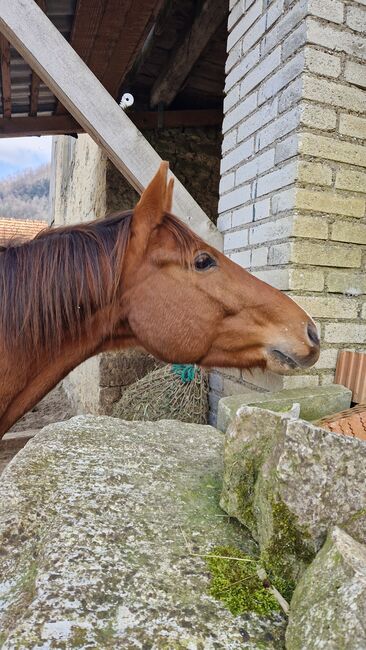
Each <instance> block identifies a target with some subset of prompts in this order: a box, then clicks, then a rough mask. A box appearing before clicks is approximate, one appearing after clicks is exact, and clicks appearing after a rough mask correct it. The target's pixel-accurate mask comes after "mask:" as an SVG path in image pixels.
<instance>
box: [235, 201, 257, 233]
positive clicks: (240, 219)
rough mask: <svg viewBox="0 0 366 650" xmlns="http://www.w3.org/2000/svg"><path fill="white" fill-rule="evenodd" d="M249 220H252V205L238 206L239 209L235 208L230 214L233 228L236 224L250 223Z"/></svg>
mask: <svg viewBox="0 0 366 650" xmlns="http://www.w3.org/2000/svg"><path fill="white" fill-rule="evenodd" d="M251 221H253V206H252V205H245V206H244V207H243V208H239V210H235V211H234V212H233V216H232V224H233V228H236V227H237V226H243V225H244V224H246V223H250V222H251Z"/></svg>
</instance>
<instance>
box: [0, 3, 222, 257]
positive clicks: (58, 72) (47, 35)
mask: <svg viewBox="0 0 366 650" xmlns="http://www.w3.org/2000/svg"><path fill="white" fill-rule="evenodd" d="M0 32H2V33H3V34H4V36H5V37H6V38H7V39H8V40H9V41H10V42H11V43H12V44H13V46H14V47H15V48H16V49H17V50H18V52H19V53H20V54H21V56H22V57H23V58H24V60H25V61H27V62H28V63H29V65H30V66H31V68H33V69H34V71H35V72H36V73H37V74H38V75H39V77H40V78H41V79H42V81H43V82H44V83H45V84H46V86H48V88H49V89H50V90H51V91H52V92H53V93H54V95H56V97H57V98H58V99H59V100H60V101H61V102H62V103H63V105H64V106H65V107H66V108H67V110H68V111H69V112H70V113H71V115H72V116H73V117H74V118H75V120H76V121H77V122H78V124H80V126H81V127H82V128H83V129H84V130H85V131H86V132H87V133H89V135H91V136H92V138H94V140H95V141H96V142H97V143H98V144H99V145H101V146H102V147H103V149H105V151H106V153H107V155H108V156H109V158H110V159H111V160H112V162H113V163H114V165H115V166H116V167H117V169H118V170H119V171H120V172H121V173H122V174H123V175H124V176H125V178H126V179H127V180H128V181H129V182H130V183H131V185H132V186H133V187H134V188H135V189H136V190H137V191H139V192H141V191H142V190H143V189H144V188H145V187H146V185H147V184H148V182H149V181H150V180H151V178H152V176H153V174H154V173H155V172H156V170H157V168H158V166H159V164H160V162H161V158H160V156H159V155H158V154H157V152H156V151H155V149H153V147H152V146H151V145H150V144H149V142H148V141H147V140H146V138H144V136H143V135H142V133H140V131H138V129H137V128H136V127H135V125H134V124H133V122H132V121H131V120H130V119H129V118H128V116H127V115H126V114H125V113H124V111H123V110H122V109H121V108H120V107H119V106H118V104H117V103H116V101H115V100H114V99H113V98H112V97H111V95H110V94H109V93H108V92H107V91H106V89H105V88H104V87H103V85H102V84H101V83H100V82H99V81H98V79H97V78H96V77H95V76H94V75H93V73H92V72H91V71H90V70H89V68H88V67H87V66H86V65H85V63H84V62H83V61H82V60H81V59H80V57H79V56H78V55H77V54H76V52H75V51H74V50H73V48H72V47H71V46H70V45H69V43H68V42H67V41H66V40H65V39H64V38H63V36H62V35H61V34H60V32H59V31H58V30H57V29H56V28H55V27H54V25H53V24H52V23H51V21H50V20H49V19H48V18H47V16H46V15H45V14H44V13H43V11H42V10H41V9H40V8H39V7H38V6H37V4H36V3H35V2H34V0H11V2H9V0H0ZM173 210H174V212H175V213H176V214H177V215H179V216H180V217H181V218H182V219H183V220H184V221H185V222H186V223H188V224H189V225H190V226H191V228H192V229H193V230H195V231H196V232H197V233H198V234H199V235H200V236H201V237H203V238H204V239H206V240H207V241H209V242H210V243H212V244H213V245H214V246H217V247H218V248H221V247H222V235H221V234H220V233H219V231H218V230H217V228H216V227H215V226H214V225H213V224H212V222H211V221H210V220H209V218H208V217H207V215H206V214H205V213H204V211H203V210H202V208H200V206H199V205H198V204H197V203H196V201H195V200H194V199H193V197H192V196H191V195H190V194H189V192H188V191H187V190H186V188H185V187H184V186H183V185H182V183H181V182H180V181H179V180H178V179H175V193H174V203H173Z"/></svg>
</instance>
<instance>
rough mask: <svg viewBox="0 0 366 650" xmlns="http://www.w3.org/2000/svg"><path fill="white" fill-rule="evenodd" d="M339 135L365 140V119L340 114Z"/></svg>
mask: <svg viewBox="0 0 366 650" xmlns="http://www.w3.org/2000/svg"><path fill="white" fill-rule="evenodd" d="M339 133H342V135H350V136H352V137H353V138H360V139H365V138H366V119H365V118H363V117H357V115H346V114H345V113H342V114H341V117H340V120H339Z"/></svg>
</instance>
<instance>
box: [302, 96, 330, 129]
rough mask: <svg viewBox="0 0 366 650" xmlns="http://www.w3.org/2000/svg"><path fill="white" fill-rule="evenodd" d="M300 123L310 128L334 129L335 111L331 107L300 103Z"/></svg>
mask: <svg viewBox="0 0 366 650" xmlns="http://www.w3.org/2000/svg"><path fill="white" fill-rule="evenodd" d="M300 123H301V124H302V125H303V126H308V127H309V128H311V129H320V130H321V131H334V130H335V128H336V124H337V113H336V111H335V110H333V109H332V108H324V106H319V105H318V104H310V103H308V102H303V103H302V104H301V116H300Z"/></svg>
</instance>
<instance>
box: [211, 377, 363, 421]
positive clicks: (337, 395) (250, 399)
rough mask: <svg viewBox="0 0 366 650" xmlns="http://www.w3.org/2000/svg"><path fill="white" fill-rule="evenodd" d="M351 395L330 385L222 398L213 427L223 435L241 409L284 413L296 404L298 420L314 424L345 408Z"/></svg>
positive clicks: (337, 386)
mask: <svg viewBox="0 0 366 650" xmlns="http://www.w3.org/2000/svg"><path fill="white" fill-rule="evenodd" d="M351 398H352V392H351V391H350V390H349V389H348V388H345V387H344V386H340V385H338V384H333V385H331V386H326V387H324V388H320V387H316V388H313V387H304V388H294V389H292V388H287V389H285V390H281V391H279V392H277V393H258V392H253V391H251V392H249V393H244V394H241V395H235V396H230V397H223V398H222V399H221V400H220V402H219V410H218V420H217V427H218V429H220V431H224V432H225V431H226V430H227V428H228V426H229V424H230V422H231V421H232V420H233V419H234V418H235V416H236V413H237V411H238V409H240V408H241V407H242V406H253V405H255V406H257V407H258V408H261V409H269V410H271V411H280V412H286V411H289V410H290V409H291V407H292V405H293V404H294V403H295V402H296V403H298V404H300V417H301V418H302V419H303V420H308V421H314V420H318V419H320V418H321V417H324V416H325V415H329V414H330V413H336V412H337V411H342V410H343V409H346V408H349V407H350V404H351Z"/></svg>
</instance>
